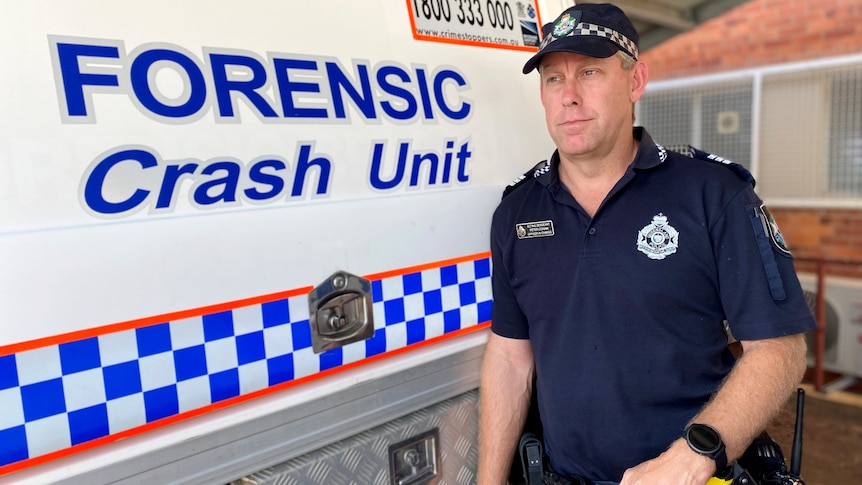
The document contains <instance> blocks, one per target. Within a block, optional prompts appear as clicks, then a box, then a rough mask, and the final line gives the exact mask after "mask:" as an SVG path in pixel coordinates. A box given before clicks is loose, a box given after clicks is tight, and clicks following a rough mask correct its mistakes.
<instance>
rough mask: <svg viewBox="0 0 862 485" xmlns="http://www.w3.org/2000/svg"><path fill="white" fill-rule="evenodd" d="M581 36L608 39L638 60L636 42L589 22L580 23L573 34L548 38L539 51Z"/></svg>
mask: <svg viewBox="0 0 862 485" xmlns="http://www.w3.org/2000/svg"><path fill="white" fill-rule="evenodd" d="M580 35H587V36H593V37H602V38H605V39H608V40H610V41H611V42H613V43H614V44H616V45H618V46H619V47H620V49H622V50H623V52H625V53H626V54H628V55H630V56H632V58H634V59H635V60H637V59H638V55H639V54H638V46H637V44H635V43H634V41H632V40H631V39H629V38H628V37H626V36H625V35H623V34H621V33H619V32H617V31H616V30H614V29H611V28H608V27H604V26H601V25H596V24H591V23H587V22H580V23H579V24H578V25H577V26H576V27H575V28H574V29H572V31H571V32H569V33H568V34H566V35H564V36H562V37H557V36H555V35H548V36H546V37H545V38H544V39H543V40H542V45H541V46H539V51H541V50H542V49H544V48H545V47H547V46H548V44H550V43H552V42H554V41H557V40H560V39H565V38H567V37H575V36H580Z"/></svg>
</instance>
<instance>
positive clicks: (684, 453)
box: [620, 438, 715, 485]
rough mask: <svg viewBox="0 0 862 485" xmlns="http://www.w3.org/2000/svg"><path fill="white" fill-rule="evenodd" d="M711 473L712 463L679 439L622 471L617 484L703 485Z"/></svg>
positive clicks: (712, 469) (713, 466)
mask: <svg viewBox="0 0 862 485" xmlns="http://www.w3.org/2000/svg"><path fill="white" fill-rule="evenodd" d="M714 474H715V462H714V461H712V459H710V458H709V457H706V456H703V455H700V454H698V453H696V452H695V451H694V450H692V449H691V448H690V447H689V446H688V443H686V442H685V440H684V439H682V438H680V439H678V440H676V441H674V442H673V444H672V445H671V446H670V448H668V449H667V451H665V452H664V453H662V454H661V455H659V456H657V457H656V458H653V459H652V460H649V461H645V462H643V463H641V464H640V465H638V466H636V467H634V468H629V469H628V470H626V472H625V474H623V479H622V481H621V482H620V485H704V484H705V483H706V482H707V481H708V480H709V479H710V477H712V476H713V475H714Z"/></svg>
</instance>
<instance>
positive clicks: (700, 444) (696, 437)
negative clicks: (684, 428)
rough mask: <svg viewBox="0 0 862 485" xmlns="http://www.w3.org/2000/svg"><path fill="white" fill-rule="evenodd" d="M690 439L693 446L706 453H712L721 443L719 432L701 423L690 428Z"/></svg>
mask: <svg viewBox="0 0 862 485" xmlns="http://www.w3.org/2000/svg"><path fill="white" fill-rule="evenodd" d="M688 440H689V442H690V443H691V444H692V445H693V446H695V447H697V448H698V449H699V450H702V451H703V452H704V453H712V452H714V451H716V450H718V446H719V444H720V443H721V440H720V438H719V437H718V433H717V432H716V431H715V430H714V429H712V428H710V427H707V426H699V425H693V426H691V428H689V430H688Z"/></svg>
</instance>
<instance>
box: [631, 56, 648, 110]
mask: <svg viewBox="0 0 862 485" xmlns="http://www.w3.org/2000/svg"><path fill="white" fill-rule="evenodd" d="M647 81H649V69H648V68H647V65H646V64H644V63H643V62H641V61H638V62H637V64H635V66H634V67H633V68H632V92H631V101H632V103H634V102H636V101H637V100H639V99H640V98H641V96H643V94H644V91H645V90H646V85H647Z"/></svg>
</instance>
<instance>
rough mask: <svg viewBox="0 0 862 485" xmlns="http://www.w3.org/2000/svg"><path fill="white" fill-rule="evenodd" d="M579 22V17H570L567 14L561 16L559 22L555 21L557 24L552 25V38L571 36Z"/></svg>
mask: <svg viewBox="0 0 862 485" xmlns="http://www.w3.org/2000/svg"><path fill="white" fill-rule="evenodd" d="M578 13H580V12H578ZM579 21H580V15H577V16H575V17H572V16H571V15H569V14H563V16H562V17H560V20H557V23H556V24H555V25H554V37H565V36H567V35H569V34H571V33H572V31H573V30H575V26H576V25H578V22H579Z"/></svg>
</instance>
